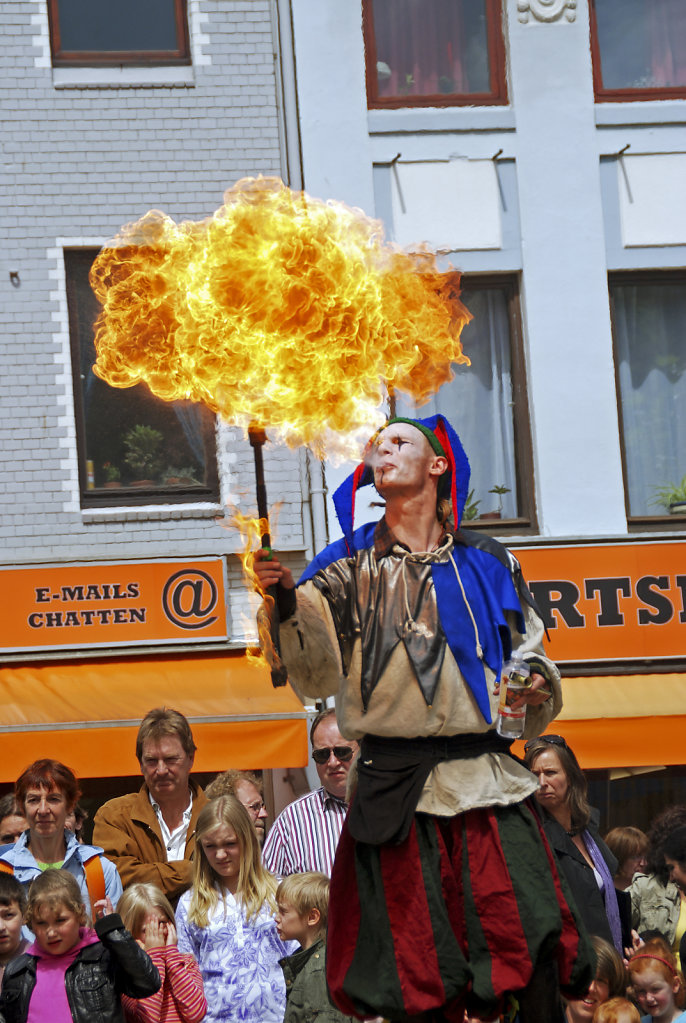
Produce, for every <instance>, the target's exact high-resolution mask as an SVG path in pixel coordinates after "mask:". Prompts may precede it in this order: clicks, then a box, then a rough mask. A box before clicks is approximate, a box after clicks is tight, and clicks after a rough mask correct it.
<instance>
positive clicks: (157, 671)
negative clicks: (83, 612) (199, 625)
mask: <svg viewBox="0 0 686 1023" xmlns="http://www.w3.org/2000/svg"><path fill="white" fill-rule="evenodd" d="M160 706H167V707H173V708H174V709H175V710H178V711H180V712H181V713H182V714H184V715H185V716H186V717H187V718H188V720H189V721H190V723H191V726H192V729H193V737H194V739H195V742H196V745H197V747H198V751H197V753H196V756H195V765H194V770H195V771H199V772H202V771H224V770H226V769H227V768H229V767H237V768H245V769H259V768H268V767H301V766H304V765H305V764H306V763H307V757H308V750H307V723H306V717H307V715H306V712H305V710H304V708H303V705H302V703H301V702H300V701H299V699H298V698H297V696H296V695H295V693H294V692H293V690H292V689H291V688H290V686H284V687H283V688H279V689H274V687H273V686H272V684H271V680H270V677H269V671H268V670H267V669H266V668H265V667H264V666H263V665H261V664H259V665H254V664H252V663H249V662H248V659H247V657H246V656H245V655H243V654H233V655H232V654H229V655H201V656H196V655H177V656H173V657H172V656H167V657H164V658H161V657H155V658H138V659H134V660H125V659H122V660H102V661H89V662H87V663H84V662H68V661H63V662H61V663H59V664H46V663H45V662H35V663H32V664H23V665H21V666H7V667H4V668H0V781H2V782H9V781H15V779H16V778H17V776H18V775H19V774H20V773H21V771H22V770H23V768H24V767H26V766H27V765H28V764H30V763H31V762H32V761H34V760H37V759H39V758H40V757H52V758H54V759H56V760H61V761H62V762H63V763H65V764H68V765H69V766H70V767H71V768H72V770H74V772H75V773H76V774H77V775H78V776H79V777H81V778H98V777H113V776H117V775H133V774H139V773H140V767H139V764H138V761H137V760H136V754H135V747H136V733H137V731H138V726H139V724H140V720H141V718H142V717H143V716H144V715H145V714H146V713H147V712H148V711H149V710H151V709H152V708H153V707H160Z"/></svg>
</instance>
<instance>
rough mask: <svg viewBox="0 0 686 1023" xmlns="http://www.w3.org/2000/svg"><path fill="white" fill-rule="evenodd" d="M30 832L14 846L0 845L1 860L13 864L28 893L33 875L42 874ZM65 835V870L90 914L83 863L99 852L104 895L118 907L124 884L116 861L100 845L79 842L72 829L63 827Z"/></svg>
mask: <svg viewBox="0 0 686 1023" xmlns="http://www.w3.org/2000/svg"><path fill="white" fill-rule="evenodd" d="M30 834H31V832H30V831H25V832H24V834H23V835H22V836H21V838H20V839H19V840H18V841H17V842H15V843H14V845H5V846H2V848H0V860H4V861H5V863H10V864H11V865H12V866H13V867H14V876H15V877H16V879H17V881H20V882H21V884H22V885H23V886H24V888H25V889H26V892H27V894H28V888H29V885H30V884H31V882H32V881H33V879H34V877H38V875H39V874H40V873H41V869H40V867H39V866H38V864H37V862H36V858H35V857H34V855H33V853H32V852H31V850H30V848H29V846H28V840H29V836H30ZM64 838H65V841H66V843H67V848H66V851H65V855H64V863H63V864H62V869H63V870H68V871H69V873H70V874H73V875H74V877H75V878H76V880H77V881H78V883H79V888H80V889H81V895H82V897H83V901H84V903H85V906H86V910H87V911H88V912H89V913H90V914H91V916H92V915H93V914H92V912H91V903H90V899H89V897H88V886H87V885H86V871H85V868H84V866H83V865H84V863H85V862H86V860H90V859H92V857H93V856H96V855H99V856H100V862H101V863H102V870H103V874H104V875H105V894H106V895H108V896H109V898H110V899H111V901H112V907H113V908H114V909H116V908H117V903H118V902H119V898H120V896H121V893H122V884H121V878H120V877H119V871H118V870H117V868H116V867H115V865H114V863H112V861H111V860H108V859H107V858H106V857H105V856H103V850H102V849H101V848H100V846H99V845H80V844H79V842H77V840H76V836H75V835H74V832H73V831H69V829H68V828H65V830H64Z"/></svg>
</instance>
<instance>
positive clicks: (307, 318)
mask: <svg viewBox="0 0 686 1023" xmlns="http://www.w3.org/2000/svg"><path fill="white" fill-rule="evenodd" d="M90 280H91V285H92V287H93V290H94V291H95V294H96V296H97V298H98V299H99V300H100V302H101V303H102V306H103V308H102V312H101V314H100V316H99V318H98V321H97V324H96V334H95V345H96V350H97V362H96V365H95V367H94V368H95V372H96V373H97V374H98V376H100V377H102V379H103V380H106V381H107V382H108V383H109V384H112V385H113V386H115V387H131V386H133V385H134V384H137V383H140V382H141V381H144V382H145V383H147V384H148V386H149V387H150V389H151V390H152V391H153V393H154V394H156V395H158V396H159V397H160V398H163V399H165V400H168V401H171V400H174V399H178V398H191V399H193V400H195V401H201V402H204V403H205V404H206V405H208V406H209V407H210V408H211V409H212V410H213V411H214V412H218V413H221V414H222V415H223V416H224V417H225V418H226V419H228V420H229V421H230V422H232V423H235V424H236V425H240V426H243V427H247V425H248V424H249V423H250V422H258V423H260V424H262V425H263V426H269V427H270V428H271V429H276V430H277V432H278V434H279V435H280V437H282V438H283V439H285V440H286V441H287V442H288V443H290V444H291V445H296V444H302V443H305V444H310V445H311V446H312V447H314V449H315V450H317V451H318V453H320V454H323V453H324V449H325V441H324V438H325V437H326V436H330V433H331V431H333V432H337V433H344V434H350V433H351V432H353V431H355V430H356V429H361V428H362V427H368V426H369V425H370V424H371V423H375V422H377V417H376V416H375V412H374V410H375V409H377V408H378V406H379V405H380V403H381V402H382V400H383V397H384V390H383V389H384V386H386V387H388V388H389V389H397V390H402V391H404V392H406V393H409V394H411V395H412V396H413V397H414V398H415V399H417V400H418V401H419V402H420V403H421V402H422V401H423V400H426V399H427V398H428V397H429V396H430V395H431V394H433V393H435V392H436V391H437V390H438V388H439V387H440V386H441V384H443V383H444V382H445V381H446V380H448V379H450V377H451V369H450V366H451V363H456V362H469V360H468V359H467V357H466V356H465V355H464V354H463V352H462V346H461V344H460V331H461V330H462V327H463V326H464V325H465V323H467V322H468V321H469V319H471V316H470V314H469V313H468V312H467V310H466V309H465V307H464V306H463V305H462V303H461V302H460V301H459V297H458V296H459V274H458V273H457V272H456V271H448V272H441V271H439V270H438V267H437V264H436V259H435V257H434V255H432V254H431V253H429V252H426V251H422V252H419V253H414V254H408V253H406V252H402V251H400V250H399V249H398V248H397V247H395V246H393V245H391V244H390V243H388V242H385V241H384V239H383V230H382V226H381V224H380V222H379V221H374V220H370V219H369V218H368V217H367V216H366V215H365V214H363V213H362V212H361V211H360V210H354V209H350V208H348V207H346V206H345V205H343V204H342V203H339V202H333V201H329V202H323V201H321V200H318V199H312V198H310V197H309V196H308V195H306V194H305V193H304V192H294V191H291V189H289V188H288V187H286V186H285V185H284V184H283V183H282V182H281V181H280V180H279V179H278V178H257V179H255V178H244V179H243V180H242V181H239V182H238V183H237V184H236V185H234V187H233V188H231V189H229V191H228V192H227V193H226V195H225V202H224V205H223V206H222V207H221V208H220V209H219V210H218V211H217V212H216V213H215V214H214V215H213V216H212V217H210V218H208V219H207V220H204V221H201V222H191V221H185V222H182V223H181V224H176V223H175V222H174V221H173V220H171V218H170V217H168V216H166V215H165V214H163V213H160V212H158V211H154V210H153V211H151V212H149V213H147V214H146V215H145V216H144V217H143V218H142V219H141V220H139V221H137V222H136V223H133V224H129V225H127V226H126V227H124V228H122V230H121V232H120V233H119V235H117V237H116V238H115V239H114V241H113V242H111V243H110V244H109V245H108V246H106V247H105V248H104V249H103V250H102V251H101V252H100V254H99V255H98V257H97V259H96V260H95V263H94V264H93V268H92V270H91V277H90ZM377 415H378V414H377Z"/></svg>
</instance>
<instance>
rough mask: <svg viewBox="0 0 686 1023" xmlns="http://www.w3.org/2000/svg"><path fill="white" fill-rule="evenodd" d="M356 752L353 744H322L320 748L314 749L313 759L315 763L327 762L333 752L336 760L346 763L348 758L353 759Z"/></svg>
mask: <svg viewBox="0 0 686 1023" xmlns="http://www.w3.org/2000/svg"><path fill="white" fill-rule="evenodd" d="M354 752H355V750H354V749H353V748H352V746H322V747H320V749H313V750H312V759H313V760H314V762H315V764H320V765H321V764H326V763H327V762H328V760H329V757H330V756H331V754H332V753H333V755H334V756H335V758H336V760H340V761H341V762H342V763H344V764H345V763H346V762H347V761H348V760H352V758H353V753H354Z"/></svg>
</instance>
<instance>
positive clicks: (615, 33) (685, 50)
mask: <svg viewBox="0 0 686 1023" xmlns="http://www.w3.org/2000/svg"><path fill="white" fill-rule="evenodd" d="M591 47H592V52H593V73H594V79H595V92H596V99H599V100H631V99H634V100H637V99H671V98H675V97H683V96H686V3H684V0H591Z"/></svg>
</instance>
